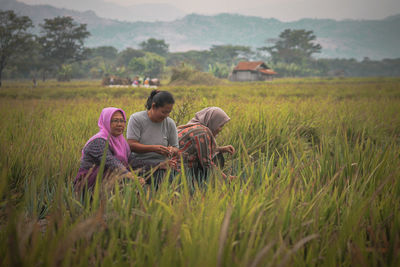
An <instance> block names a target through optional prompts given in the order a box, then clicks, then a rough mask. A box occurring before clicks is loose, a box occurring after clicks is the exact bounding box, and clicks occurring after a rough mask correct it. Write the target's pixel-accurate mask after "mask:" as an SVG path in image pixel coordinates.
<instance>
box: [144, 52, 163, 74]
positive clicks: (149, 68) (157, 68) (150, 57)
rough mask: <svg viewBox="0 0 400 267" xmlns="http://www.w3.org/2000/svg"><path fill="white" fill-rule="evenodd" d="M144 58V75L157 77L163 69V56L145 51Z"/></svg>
mask: <svg viewBox="0 0 400 267" xmlns="http://www.w3.org/2000/svg"><path fill="white" fill-rule="evenodd" d="M144 60H145V62H146V70H145V73H144V74H145V75H146V76H150V77H157V76H159V75H160V74H162V72H163V71H164V67H165V58H163V57H161V56H159V55H156V54H153V53H147V54H146V56H145V57H144Z"/></svg>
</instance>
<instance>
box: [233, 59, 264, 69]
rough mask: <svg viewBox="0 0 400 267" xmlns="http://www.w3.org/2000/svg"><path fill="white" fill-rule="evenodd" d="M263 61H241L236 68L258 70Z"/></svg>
mask: <svg viewBox="0 0 400 267" xmlns="http://www.w3.org/2000/svg"><path fill="white" fill-rule="evenodd" d="M263 63H264V62H262V61H241V62H239V63H238V64H237V66H236V67H235V69H234V70H256V69H257V67H259V66H260V65H261V64H263Z"/></svg>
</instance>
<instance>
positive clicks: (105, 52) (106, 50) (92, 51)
mask: <svg viewBox="0 0 400 267" xmlns="http://www.w3.org/2000/svg"><path fill="white" fill-rule="evenodd" d="M88 52H89V55H90V57H91V58H95V57H102V58H104V59H108V60H115V59H116V58H117V55H118V49H116V48H115V47H113V46H99V47H95V48H88Z"/></svg>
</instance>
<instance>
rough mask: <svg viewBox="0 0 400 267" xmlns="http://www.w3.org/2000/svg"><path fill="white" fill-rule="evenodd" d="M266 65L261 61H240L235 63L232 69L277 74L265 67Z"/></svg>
mask: <svg viewBox="0 0 400 267" xmlns="http://www.w3.org/2000/svg"><path fill="white" fill-rule="evenodd" d="M267 68H268V67H267V65H265V63H264V62H262V61H241V62H239V63H238V64H237V66H236V67H235V68H234V69H233V70H234V71H246V70H251V71H259V72H261V73H263V74H268V75H275V74H277V73H276V72H275V71H273V70H271V69H267Z"/></svg>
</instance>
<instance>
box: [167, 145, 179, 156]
mask: <svg viewBox="0 0 400 267" xmlns="http://www.w3.org/2000/svg"><path fill="white" fill-rule="evenodd" d="M168 149H169V153H170V154H169V156H170V157H173V156H176V155H178V156H179V148H177V147H174V146H169V147H168Z"/></svg>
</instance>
